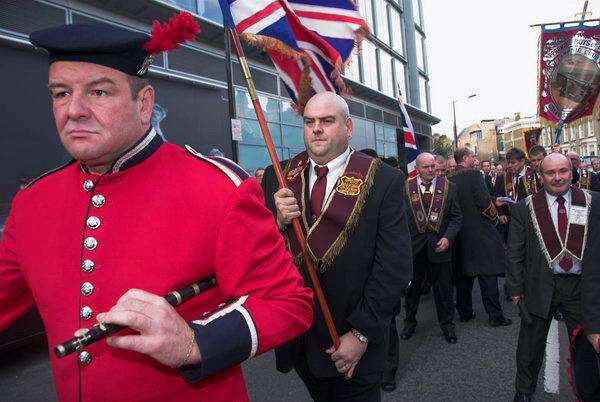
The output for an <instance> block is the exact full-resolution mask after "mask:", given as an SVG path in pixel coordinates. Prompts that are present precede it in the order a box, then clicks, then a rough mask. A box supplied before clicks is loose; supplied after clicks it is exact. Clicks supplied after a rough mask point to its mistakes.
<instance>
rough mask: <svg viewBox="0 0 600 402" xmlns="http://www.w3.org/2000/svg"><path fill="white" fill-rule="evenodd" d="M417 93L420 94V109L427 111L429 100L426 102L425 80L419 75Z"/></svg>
mask: <svg viewBox="0 0 600 402" xmlns="http://www.w3.org/2000/svg"><path fill="white" fill-rule="evenodd" d="M419 93H420V95H421V110H426V111H428V112H429V106H428V105H429V102H427V98H428V97H427V80H426V79H425V78H424V77H423V76H422V75H419Z"/></svg>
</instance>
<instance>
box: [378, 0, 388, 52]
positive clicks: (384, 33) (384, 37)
mask: <svg viewBox="0 0 600 402" xmlns="http://www.w3.org/2000/svg"><path fill="white" fill-rule="evenodd" d="M387 7H388V6H387V3H386V2H385V1H382V0H375V19H376V20H377V25H376V28H377V37H378V38H379V39H380V40H381V41H383V42H385V43H387V44H388V45H389V44H390V29H389V26H388V17H387Z"/></svg>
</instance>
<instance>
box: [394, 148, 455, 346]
mask: <svg viewBox="0 0 600 402" xmlns="http://www.w3.org/2000/svg"><path fill="white" fill-rule="evenodd" d="M416 169H417V172H418V175H417V176H415V177H413V178H412V179H410V180H408V181H407V183H406V192H407V196H408V199H407V201H408V202H407V206H408V216H409V219H408V221H409V225H408V226H409V228H410V235H411V238H412V249H413V273H414V279H413V281H412V282H411V284H410V286H409V288H408V292H407V294H406V299H405V300H406V303H405V305H406V318H405V319H404V330H403V331H402V334H401V335H400V337H401V339H403V340H406V339H409V338H410V337H411V336H412V335H413V334H414V332H415V328H416V327H417V310H418V309H419V301H420V299H421V292H422V290H423V285H424V282H425V280H426V278H427V277H428V276H429V278H431V284H432V287H433V294H434V297H435V308H436V311H437V317H438V323H439V325H440V328H441V329H442V332H443V334H444V338H445V339H446V341H447V342H448V343H451V344H454V343H456V341H457V337H456V334H455V332H454V322H453V320H454V301H453V300H452V278H451V275H452V272H451V271H452V246H453V244H454V240H455V239H456V236H457V235H458V232H459V230H460V227H461V225H462V212H461V210H460V206H459V204H458V196H457V194H456V185H455V184H454V183H451V182H450V181H449V180H447V179H446V178H445V177H442V176H440V177H436V175H435V160H434V158H433V155H431V154H428V153H422V154H420V155H419V156H418V157H417V160H416Z"/></svg>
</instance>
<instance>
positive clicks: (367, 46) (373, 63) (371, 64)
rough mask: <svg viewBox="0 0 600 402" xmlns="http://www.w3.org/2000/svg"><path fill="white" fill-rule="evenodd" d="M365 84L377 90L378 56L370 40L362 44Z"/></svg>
mask: <svg viewBox="0 0 600 402" xmlns="http://www.w3.org/2000/svg"><path fill="white" fill-rule="evenodd" d="M362 66H363V84H365V85H366V86H368V87H369V88H373V89H377V88H378V84H377V56H376V53H375V46H374V45H373V44H372V43H371V42H369V41H368V40H365V41H363V43H362Z"/></svg>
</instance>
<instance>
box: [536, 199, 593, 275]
mask: <svg viewBox="0 0 600 402" xmlns="http://www.w3.org/2000/svg"><path fill="white" fill-rule="evenodd" d="M527 204H528V206H529V211H530V213H531V217H532V222H533V227H534V228H535V231H536V233H537V235H538V237H539V240H540V246H541V249H542V253H543V254H544V256H545V257H546V259H547V260H548V265H549V266H550V268H552V265H553V263H554V262H556V261H560V260H561V259H562V258H563V257H570V258H571V259H574V260H576V261H579V262H581V259H582V258H583V251H584V247H585V239H586V237H587V221H588V217H589V212H590V206H591V199H590V195H588V194H587V193H586V192H585V191H583V190H580V189H578V188H575V187H571V206H570V209H569V225H568V227H567V239H566V244H564V243H563V241H562V239H561V238H560V236H559V235H558V232H557V230H556V228H555V227H554V224H553V222H552V215H551V214H550V209H549V208H548V201H547V199H546V192H545V191H538V192H537V193H535V194H534V195H532V196H531V197H529V198H528V199H527Z"/></svg>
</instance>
